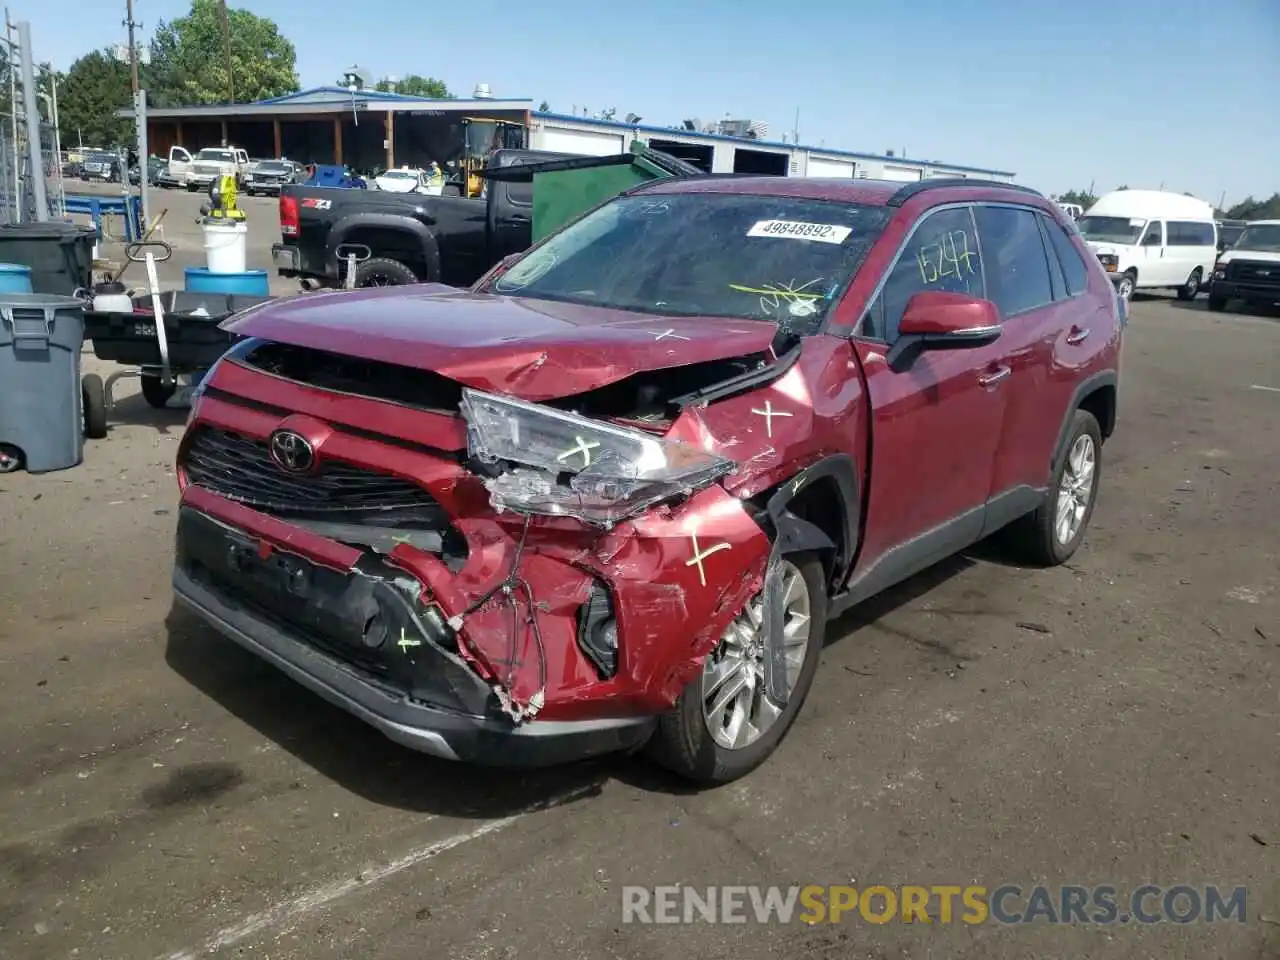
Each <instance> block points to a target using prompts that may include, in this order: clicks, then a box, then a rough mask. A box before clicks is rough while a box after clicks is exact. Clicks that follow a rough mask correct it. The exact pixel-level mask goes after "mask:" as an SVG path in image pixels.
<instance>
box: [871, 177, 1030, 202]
mask: <svg viewBox="0 0 1280 960" xmlns="http://www.w3.org/2000/svg"><path fill="white" fill-rule="evenodd" d="M944 187H982V188H984V189H998V190H1013V191H1015V192H1017V193H1029V194H1031V196H1033V197H1039V198H1040V199H1041V200H1043V199H1045V196H1044V194H1043V193H1041V192H1040V191H1039V190H1033V189H1032V188H1031V187H1024V186H1022V185H1021V184H1017V183H1005V182H1003V181H1001V180H977V179H974V178H971V177H934V178H933V179H931V180H916V181H914V182H912V183H908V184H906V185H904V186H903V187H902V188H901V189H899V190H897V191H896V192H895V193H894V195H893V196H892V197H890V198H889V199H888V200H887V201H886V203H885V205H886V206H890V207H900V206H902V205H903V204H904V203H906V202H907V201H908V200H910V199H911V198H912V197H914V196H915V195H916V194H918V193H924V192H925V191H926V190H941V189H943V188H944Z"/></svg>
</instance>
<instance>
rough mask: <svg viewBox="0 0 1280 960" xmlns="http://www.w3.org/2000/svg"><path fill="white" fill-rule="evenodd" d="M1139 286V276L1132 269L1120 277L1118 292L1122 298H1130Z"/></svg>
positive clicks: (1117, 285) (1117, 286)
mask: <svg viewBox="0 0 1280 960" xmlns="http://www.w3.org/2000/svg"><path fill="white" fill-rule="evenodd" d="M1137 287H1138V278H1137V276H1135V275H1134V274H1133V272H1132V271H1130V272H1129V273H1126V274H1125V275H1124V276H1123V277H1121V278H1120V281H1119V282H1118V283H1117V284H1116V293H1118V294H1120V299H1121V300H1130V299H1132V298H1133V291H1134V290H1136V289H1137Z"/></svg>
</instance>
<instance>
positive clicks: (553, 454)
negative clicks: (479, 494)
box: [462, 389, 733, 526]
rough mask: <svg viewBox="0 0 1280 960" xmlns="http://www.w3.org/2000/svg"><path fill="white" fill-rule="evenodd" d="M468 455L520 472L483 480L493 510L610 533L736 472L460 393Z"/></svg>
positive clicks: (630, 434)
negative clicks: (561, 519) (573, 520)
mask: <svg viewBox="0 0 1280 960" xmlns="http://www.w3.org/2000/svg"><path fill="white" fill-rule="evenodd" d="M462 415H463V416H464V417H465V418H466V421H467V447H468V449H469V451H470V453H471V455H472V456H473V457H475V458H477V459H478V460H480V461H482V462H484V463H489V464H516V465H518V466H513V467H511V468H510V469H505V470H502V471H501V472H499V473H497V475H496V476H492V477H489V478H486V479H485V481H484V483H485V486H486V487H487V488H488V489H489V496H490V499H491V501H492V503H493V505H494V507H495V508H496V509H499V510H502V509H506V510H511V511H513V512H515V513H538V514H548V515H551V516H569V517H577V518H578V519H580V520H584V521H586V522H588V523H596V524H601V525H603V526H609V525H611V524H614V523H617V522H618V521H620V520H624V519H626V518H627V517H631V516H635V515H636V514H637V513H641V512H643V511H644V510H646V509H648V508H649V507H651V506H653V505H654V504H655V503H660V502H662V501H663V500H668V499H670V498H672V497H676V496H680V495H681V494H686V493H689V492H691V491H693V490H697V489H699V488H701V487H704V486H706V485H707V484H709V483H712V482H714V481H715V480H717V479H719V478H720V477H722V476H724V475H725V474H726V473H728V472H729V471H730V470H732V469H733V461H731V460H726V459H725V458H723V457H718V456H716V455H714V454H710V453H706V452H704V451H702V450H699V449H698V448H697V447H693V446H689V445H688V444H685V443H677V442H674V441H670V440H662V439H659V438H657V437H652V436H649V435H648V434H645V433H642V432H640V431H639V430H630V429H627V428H625V427H618V426H615V425H613V424H609V423H604V422H602V421H599V420H591V419H589V418H587V417H580V416H578V415H576V414H572V413H566V412H564V411H562V410H555V409H552V408H551V407H545V406H541V405H540V404H536V403H526V402H524V401H522V400H515V399H513V398H511V397H503V396H497V395H495V394H492V393H482V392H480V391H479V390H471V389H465V390H463V391H462Z"/></svg>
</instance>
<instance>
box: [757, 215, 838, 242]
mask: <svg viewBox="0 0 1280 960" xmlns="http://www.w3.org/2000/svg"><path fill="white" fill-rule="evenodd" d="M852 232H853V230H852V229H851V228H849V227H839V226H835V225H834V224H830V223H804V222H803V221H800V220H759V221H757V222H755V223H753V224H752V225H751V229H750V230H748V231H747V236H748V237H782V238H783V239H786V240H816V241H818V242H819V243H844V242H845V240H847V239H848V238H849V234H851V233H852Z"/></svg>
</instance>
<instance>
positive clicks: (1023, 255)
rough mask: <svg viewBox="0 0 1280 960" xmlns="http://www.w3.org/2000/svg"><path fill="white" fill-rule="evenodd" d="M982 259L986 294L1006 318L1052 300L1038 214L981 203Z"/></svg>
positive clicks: (978, 210)
mask: <svg viewBox="0 0 1280 960" xmlns="http://www.w3.org/2000/svg"><path fill="white" fill-rule="evenodd" d="M973 214H974V217H975V219H976V220H977V221H978V239H979V243H980V245H981V247H982V261H983V263H984V264H985V265H986V270H987V297H988V299H990V300H992V301H994V302H995V304H996V306H998V307H999V308H1000V313H1001V314H1002V315H1003V316H1005V317H1012V316H1016V315H1017V314H1019V313H1025V312H1026V311H1028V310H1034V309H1036V308H1037V307H1043V306H1045V305H1046V304H1049V303H1052V302H1053V283H1052V281H1051V279H1050V274H1049V260H1048V255H1047V252H1046V250H1045V247H1044V240H1042V239H1041V237H1040V226H1039V224H1038V223H1037V222H1036V221H1037V218H1038V216H1039V215H1038V214H1037V213H1036V212H1035V211H1032V210H1027V209H1025V208H1022V207H996V206H988V205H979V206H977V207H975V208H974V211H973Z"/></svg>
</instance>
